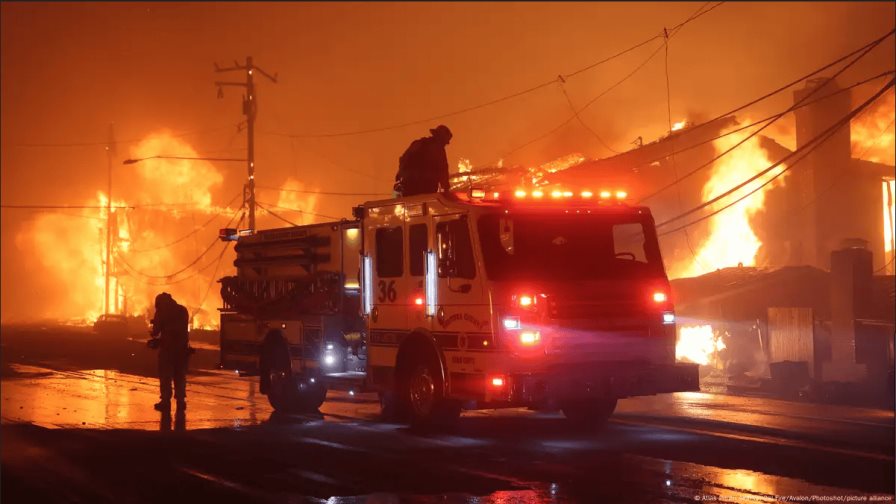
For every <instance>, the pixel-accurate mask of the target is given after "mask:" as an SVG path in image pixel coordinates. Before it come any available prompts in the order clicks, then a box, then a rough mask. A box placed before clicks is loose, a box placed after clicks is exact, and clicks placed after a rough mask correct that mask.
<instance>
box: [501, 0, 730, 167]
mask: <svg viewBox="0 0 896 504" xmlns="http://www.w3.org/2000/svg"><path fill="white" fill-rule="evenodd" d="M723 3H724V2H719V3H718V4H716V5H715V6H713V7H712V8H710V9H708V10H706V11H704V12H703V13H702V14H706V13H708V12H710V11H712V10H713V9H715V8H716V7H719V6H720V5H722V4H723ZM705 6H706V4H703V5H701V6H700V8H699V9H697V12H695V13H694V14H691V16H689V17H688V18H687V19H686V20H685V21H682V22H681V23H679V24H677V25H675V26H674V27H673V28H672V30H671V33H668V32H667V31H666V30H665V29H664V31H663V35H657V36H656V37H653V39H651V40H655V39H657V38H664V37H665V36H668V37H674V36H675V35H677V34H678V32H679V31H680V30H681V29H682V28H684V26H685V25H686V24H687V23H689V22H690V21H693V20H694V19H697V18H698V17H700V15H702V14H700V11H702V10H703V8H704V7H705ZM667 33H668V35H666V34H667ZM641 45H643V44H641ZM664 47H665V43H663V44H662V45H660V46H658V47H657V48H656V49H655V50H654V51H653V52H652V53H650V56H648V57H647V58H646V59H645V60H644V61H642V62H641V64H640V65H638V66H636V67H635V68H634V69H633V70H632V71H631V72H629V73H628V74H627V75H626V76H625V77H623V78H622V79H620V80H619V81H617V82H616V83H615V84H613V85H612V86H610V87H608V88H606V89H604V90H603V91H601V92H600V93H598V94H597V96H595V97H594V98H592V99H590V100H588V102H587V103H585V105H583V106H582V107H580V108H578V109H573V113H572V115H570V116H569V117H567V118H566V119H565V120H564V121H563V122H561V123H560V124H558V125H557V126H555V127H554V128H552V129H550V130H549V131H547V132H545V133H542V134H541V135H539V136H537V137H535V138H532V139H530V140H527V141H526V142H523V143H522V144H521V145H518V146H517V147H514V148H513V149H511V150H509V151H506V152H504V154H503V156H502V157H507V156H509V155H511V154H513V153H515V152H518V151H520V150H522V149H523V148H525V147H528V146H529V145H531V144H533V143H535V142H538V141H540V140H543V139H545V138H547V137H549V136H551V135H553V134H554V133H556V132H557V131H559V130H560V129H562V128H563V127H564V126H566V125H567V124H569V123H570V122H572V120H573V119H575V118H576V117H578V116H579V114H581V113H582V112H583V111H584V110H585V109H587V108H588V107H590V106H591V105H593V104H594V102H596V101H597V100H599V99H601V98H602V97H603V96H605V95H606V94H607V93H609V92H610V91H612V90H614V89H616V88H617V87H618V86H620V85H621V84H622V83H624V82H625V81H627V80H628V79H630V78H631V77H632V76H634V75H635V74H636V73H638V71H640V70H641V69H642V68H644V67H645V66H646V65H647V63H650V60H652V59H653V58H654V56H656V55H657V53H659V52H660V49H663V48H664ZM563 91H564V93H565V90H563ZM582 124H583V125H584V123H582ZM586 127H587V126H586Z"/></svg>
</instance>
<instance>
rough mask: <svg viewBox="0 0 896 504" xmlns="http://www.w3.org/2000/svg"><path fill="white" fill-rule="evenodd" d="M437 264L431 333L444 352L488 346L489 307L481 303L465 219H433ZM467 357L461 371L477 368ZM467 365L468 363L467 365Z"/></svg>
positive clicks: (458, 216)
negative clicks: (434, 335)
mask: <svg viewBox="0 0 896 504" xmlns="http://www.w3.org/2000/svg"><path fill="white" fill-rule="evenodd" d="M433 220H434V223H435V230H434V231H435V234H434V245H435V247H436V262H437V279H436V284H437V289H436V292H437V296H438V300H437V305H438V306H437V309H436V315H435V319H434V321H433V328H432V331H433V333H439V334H441V336H437V337H438V338H439V339H441V340H443V348H445V349H446V350H447V349H448V348H452V347H454V348H457V349H458V350H459V351H461V352H464V353H465V352H466V351H467V350H473V349H483V348H484V347H485V346H487V345H488V343H487V342H486V341H488V340H489V337H488V332H489V331H490V321H489V314H488V303H486V302H484V300H483V290H482V283H481V281H480V278H481V275H479V274H478V272H477V271H476V269H477V268H476V260H475V255H474V247H473V240H472V238H473V236H472V234H471V232H470V223H469V222H468V218H467V216H466V215H447V216H436V217H434V219H433ZM469 359H470V357H469V356H468V357H463V358H461V363H463V364H464V365H463V366H461V368H468V367H469V368H470V369H469V370H470V371H472V370H473V368H475V367H477V366H476V365H475V363H474V362H472V361H469ZM468 361H469V362H468Z"/></svg>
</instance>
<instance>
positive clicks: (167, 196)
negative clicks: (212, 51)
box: [17, 132, 236, 327]
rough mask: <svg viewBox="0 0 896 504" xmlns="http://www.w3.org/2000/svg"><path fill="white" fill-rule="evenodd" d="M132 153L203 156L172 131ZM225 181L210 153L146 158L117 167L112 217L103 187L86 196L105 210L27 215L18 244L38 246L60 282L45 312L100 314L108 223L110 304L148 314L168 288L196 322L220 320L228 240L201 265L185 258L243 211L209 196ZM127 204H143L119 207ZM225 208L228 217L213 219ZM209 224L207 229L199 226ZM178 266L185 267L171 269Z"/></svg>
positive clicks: (69, 316)
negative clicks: (224, 250) (205, 157)
mask: <svg viewBox="0 0 896 504" xmlns="http://www.w3.org/2000/svg"><path fill="white" fill-rule="evenodd" d="M130 155H131V157H134V158H146V157H150V156H155V155H171V156H182V157H199V156H198V154H197V153H196V151H195V150H193V149H192V148H191V147H190V146H189V145H187V144H186V143H184V142H183V141H181V140H178V139H176V138H174V137H172V136H171V135H170V134H168V133H165V132H162V133H157V134H153V135H150V136H148V137H147V138H146V139H145V140H143V141H142V142H140V143H139V144H137V145H136V146H134V148H133V149H132V150H131V152H130ZM123 171H124V172H123ZM222 180H223V177H222V175H221V173H220V172H219V171H218V170H217V168H215V167H214V166H213V165H212V164H211V163H209V162H206V161H194V160H169V159H149V160H145V161H142V162H141V163H139V164H137V165H133V166H128V167H125V168H121V169H119V168H116V172H115V173H114V176H113V187H112V190H113V202H112V206H113V209H112V214H111V219H107V217H108V215H107V211H106V208H105V205H106V204H107V203H108V196H107V195H106V194H105V193H102V192H101V193H98V195H97V199H96V200H95V201H88V202H85V205H86V206H91V205H92V206H96V207H99V208H89V209H84V210H82V211H81V213H80V214H79V215H77V217H82V218H81V219H72V218H71V215H59V214H45V215H39V216H37V217H36V218H34V219H33V220H31V221H30V222H28V223H27V224H26V225H25V227H24V229H23V231H22V232H21V233H20V235H19V236H18V237H17V244H18V246H19V247H20V248H21V249H24V250H28V251H33V257H34V259H35V260H36V262H37V265H38V267H40V268H41V269H42V270H43V272H44V273H45V274H46V275H47V276H48V277H51V278H53V279H54V281H55V284H56V285H57V286H58V289H55V290H56V292H53V293H48V298H49V299H47V302H46V304H45V305H44V306H43V307H42V308H43V310H44V313H43V316H45V317H48V318H55V319H57V320H80V321H82V322H83V323H91V322H92V321H93V320H94V319H96V317H98V316H99V314H100V313H102V310H103V306H104V296H105V273H106V269H105V268H106V265H105V259H106V228H107V222H111V230H112V248H111V261H110V264H109V273H110V292H111V294H110V310H109V311H110V312H112V313H125V314H137V315H139V314H143V315H146V314H148V313H149V311H150V308H151V306H152V303H153V300H154V298H155V295H156V294H158V293H159V292H162V291H166V292H169V293H171V294H172V295H173V296H174V298H175V299H176V300H177V301H178V302H180V303H181V304H183V305H184V306H186V307H187V308H188V310H189V311H190V313H191V315H193V326H194V327H208V326H210V325H217V313H216V310H215V308H216V307H217V306H219V305H220V293H219V291H218V289H217V288H216V286H215V285H213V282H214V280H215V279H216V278H217V277H220V276H221V275H222V274H224V273H226V269H227V267H228V266H229V264H231V261H232V259H231V260H230V261H228V260H227V258H226V257H225V256H224V255H221V249H222V248H223V244H222V245H220V246H218V245H217V244H216V245H215V246H213V247H212V248H211V249H210V250H209V251H208V252H207V253H206V254H205V255H203V256H202V257H201V258H200V259H199V261H197V262H196V263H195V264H193V265H192V266H189V267H186V268H185V266H187V265H188V264H189V263H190V262H192V261H193V260H195V259H196V258H197V257H198V256H200V254H201V253H202V252H203V250H205V249H206V247H208V245H209V244H210V243H211V242H212V241H214V240H215V238H216V236H217V228H218V227H223V223H224V222H226V218H227V217H230V216H232V215H233V214H234V213H235V212H236V208H222V207H216V206H213V205H212V204H211V202H212V199H213V196H214V195H213V190H214V189H217V186H219V185H220V184H221V182H222ZM128 205H131V206H134V207H136V208H134V209H124V208H116V207H124V206H128ZM218 213H221V214H222V216H224V217H225V218H224V219H216V220H214V221H211V222H210V219H211V218H212V217H213V216H215V215H216V214H218ZM206 222H209V225H208V226H207V227H206V228H203V229H198V228H200V227H201V226H202V224H204V223H206ZM197 229H198V231H196V233H195V234H193V235H192V236H191V235H190V232H191V231H193V230H197ZM231 253H232V252H231ZM219 258H220V263H219V264H218V266H220V267H219V270H218V272H217V273H215V271H214V266H215V265H216V263H217V262H218V259H219ZM179 270H183V271H182V272H179V273H177V274H176V275H174V276H170V277H166V276H165V275H170V274H171V273H175V272H178V271H179ZM210 285H211V287H210ZM54 299H58V301H55V302H54ZM63 299H64V301H63Z"/></svg>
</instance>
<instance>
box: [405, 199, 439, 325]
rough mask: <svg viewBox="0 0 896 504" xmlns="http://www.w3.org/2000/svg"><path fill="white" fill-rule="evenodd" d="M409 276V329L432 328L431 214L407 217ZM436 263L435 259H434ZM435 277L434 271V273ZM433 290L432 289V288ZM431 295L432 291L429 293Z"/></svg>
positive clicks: (432, 248)
mask: <svg viewBox="0 0 896 504" xmlns="http://www.w3.org/2000/svg"><path fill="white" fill-rule="evenodd" d="M406 229H407V240H406V241H407V258H408V263H407V272H408V274H407V278H408V291H409V296H410V297H411V300H412V306H410V309H409V310H408V321H407V324H408V329H409V330H411V331H413V330H414V329H420V328H422V329H426V330H430V329H431V321H432V317H431V316H428V315H431V314H434V313H429V312H430V305H429V302H430V299H428V294H427V278H426V275H427V274H428V273H427V261H428V254H429V253H430V251H431V250H434V247H433V246H432V245H431V239H430V234H431V233H430V229H432V225H431V223H430V216H429V215H417V216H413V217H408V219H407V228H406ZM432 262H433V263H434V261H432ZM433 277H434V273H433ZM430 290H432V289H430ZM429 295H431V293H430V294H429Z"/></svg>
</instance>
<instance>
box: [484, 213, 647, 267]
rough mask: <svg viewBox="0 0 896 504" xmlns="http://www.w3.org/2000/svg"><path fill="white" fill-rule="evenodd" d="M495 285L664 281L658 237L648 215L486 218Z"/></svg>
mask: <svg viewBox="0 0 896 504" xmlns="http://www.w3.org/2000/svg"><path fill="white" fill-rule="evenodd" d="M478 228H479V238H480V242H481V244H482V253H483V258H484V261H485V269H486V274H487V275H488V278H489V279H490V280H496V281H508V280H524V281H549V280H567V281H568V280H579V279H581V280H596V279H602V278H620V277H626V278H631V277H635V278H647V277H658V276H659V277H661V276H663V274H664V273H663V265H662V259H661V258H660V252H659V246H658V245H657V240H656V232H655V230H654V227H653V225H652V222H651V220H650V218H649V217H646V216H642V215H618V214H617V215H590V214H589V215H582V214H561V215H544V214H539V215H534V214H529V215H526V214H522V215H506V214H489V215H484V216H482V217H480V219H479V222H478Z"/></svg>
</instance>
